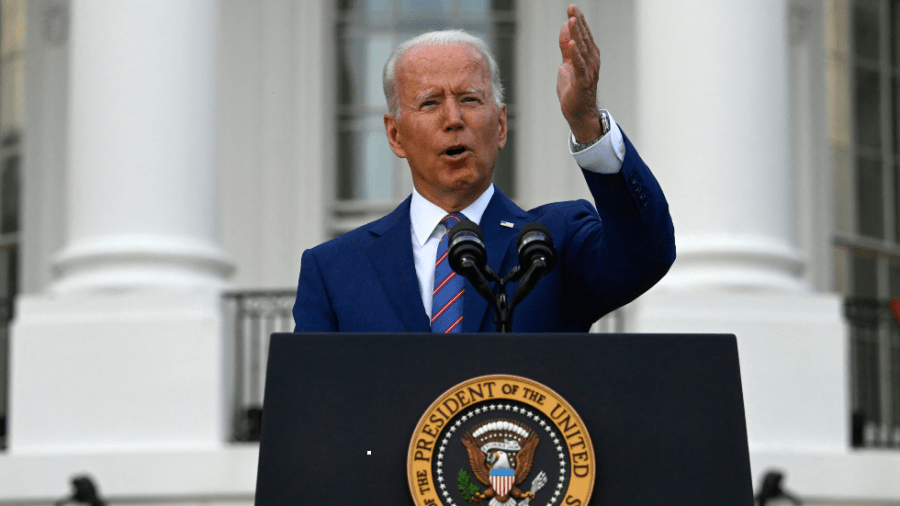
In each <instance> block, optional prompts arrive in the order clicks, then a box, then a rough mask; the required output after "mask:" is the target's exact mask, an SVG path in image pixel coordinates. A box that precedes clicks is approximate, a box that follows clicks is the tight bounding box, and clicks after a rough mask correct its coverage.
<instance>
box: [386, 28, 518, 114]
mask: <svg viewBox="0 0 900 506" xmlns="http://www.w3.org/2000/svg"><path fill="white" fill-rule="evenodd" d="M429 44H468V45H470V46H472V47H473V48H475V50H476V51H478V53H479V54H481V57H482V58H484V61H485V62H486V63H487V69H486V70H487V72H488V79H489V80H490V81H491V95H493V97H494V102H496V103H497V107H502V106H503V83H501V82H500V67H499V66H498V65H497V60H495V59H494V55H493V54H492V53H491V48H489V47H488V45H487V44H485V42H484V41H483V40H481V39H479V38H478V37H475V36H474V35H472V34H470V33H468V32H466V31H465V30H440V31H436V32H426V33H423V34H421V35H418V36H416V37H413V38H411V39H409V40H407V41H406V42H404V43H402V44H400V45H399V46H397V47H396V48H394V50H393V51H392V52H391V55H390V56H389V57H388V60H387V63H385V64H384V71H383V72H382V74H381V84H382V86H383V87H384V98H386V99H387V105H388V112H390V114H391V115H392V116H394V117H399V115H400V99H399V97H398V94H399V93H398V90H397V75H396V73H397V61H398V60H399V59H400V57H401V56H403V54H404V53H406V52H407V51H409V50H410V49H411V48H414V47H416V46H425V45H429Z"/></svg>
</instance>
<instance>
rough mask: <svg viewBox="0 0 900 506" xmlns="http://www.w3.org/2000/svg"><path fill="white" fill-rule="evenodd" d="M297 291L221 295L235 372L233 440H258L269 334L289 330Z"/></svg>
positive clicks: (291, 328) (247, 292) (292, 328)
mask: <svg viewBox="0 0 900 506" xmlns="http://www.w3.org/2000/svg"><path fill="white" fill-rule="evenodd" d="M296 295H297V292H296V291H294V290H269V291H246V292H230V293H226V294H225V295H224V299H225V309H226V314H228V315H229V316H230V317H227V318H226V322H227V325H228V327H227V333H228V334H229V335H230V336H231V339H230V344H231V348H230V349H232V350H233V358H234V360H233V364H234V367H233V369H232V370H233V372H234V383H233V389H234V390H233V393H234V397H233V399H234V411H233V413H234V418H233V425H232V439H233V440H234V441H259V433H260V429H261V426H262V405H263V392H264V389H265V383H266V360H267V359H268V356H269V337H270V336H271V335H272V334H273V333H276V332H292V331H293V330H294V319H293V315H292V314H291V308H292V307H293V305H294V298H295V297H296Z"/></svg>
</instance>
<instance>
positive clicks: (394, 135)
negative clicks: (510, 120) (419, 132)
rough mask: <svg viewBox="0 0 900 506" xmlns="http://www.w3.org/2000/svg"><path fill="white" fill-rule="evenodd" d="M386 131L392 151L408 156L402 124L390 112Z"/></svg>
mask: <svg viewBox="0 0 900 506" xmlns="http://www.w3.org/2000/svg"><path fill="white" fill-rule="evenodd" d="M504 128H505V127H504ZM384 132H385V133H386V134H387V138H388V142H389V143H390V145H391V151H393V152H394V154H395V155H397V156H399V157H400V158H406V150H405V149H403V140H402V137H401V136H400V125H399V124H397V119H396V118H394V117H393V116H391V115H390V114H385V115H384Z"/></svg>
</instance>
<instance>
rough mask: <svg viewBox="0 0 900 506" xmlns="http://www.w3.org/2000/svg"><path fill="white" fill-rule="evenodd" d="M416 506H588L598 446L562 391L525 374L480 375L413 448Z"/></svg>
mask: <svg viewBox="0 0 900 506" xmlns="http://www.w3.org/2000/svg"><path fill="white" fill-rule="evenodd" d="M406 467H407V476H408V479H409V489H410V492H411V493H412V496H413V500H414V501H415V504H416V505H417V506H438V505H441V506H463V505H469V504H480V505H488V506H529V505H532V506H552V505H564V506H586V505H587V503H588V500H589V499H590V496H591V491H592V490H593V488H594V477H595V475H596V464H595V459H594V448H593V446H592V445H591V439H590V437H589V436H588V433H587V430H586V429H585V427H584V423H583V422H582V421H581V418H579V417H578V414H577V413H576V412H575V410H574V409H572V407H571V406H570V405H569V403H567V402H566V401H565V399H563V398H562V397H560V396H559V395H558V394H557V393H556V392H554V391H553V390H551V389H549V388H547V387H546V386H544V385H542V384H540V383H537V382H536V381H532V380H530V379H527V378H523V377H520V376H510V375H491V376H481V377H478V378H473V379H471V380H468V381H465V382H463V383H460V384H459V385H456V386H455V387H453V388H451V389H450V390H447V391H446V392H445V393H444V394H443V395H442V396H441V397H439V398H438V399H437V400H436V401H434V403H433V404H432V405H431V406H430V407H429V408H428V410H427V411H426V412H425V414H424V415H423V416H422V418H421V419H420V420H419V424H418V425H417V426H416V430H415V432H414V433H413V437H412V440H411V441H410V443H409V452H408V456H407V466H406Z"/></svg>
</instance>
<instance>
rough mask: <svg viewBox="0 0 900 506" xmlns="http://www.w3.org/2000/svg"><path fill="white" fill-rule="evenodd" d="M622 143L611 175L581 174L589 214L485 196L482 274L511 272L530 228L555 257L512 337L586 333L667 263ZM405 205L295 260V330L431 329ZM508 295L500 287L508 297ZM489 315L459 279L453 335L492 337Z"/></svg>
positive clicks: (656, 219)
mask: <svg viewBox="0 0 900 506" xmlns="http://www.w3.org/2000/svg"><path fill="white" fill-rule="evenodd" d="M625 144H626V146H627V151H626V156H625V160H624V162H623V165H622V170H621V171H620V172H619V173H617V174H596V173H593V172H589V171H582V172H583V173H584V177H585V180H586V181H587V184H588V187H589V188H590V190H591V193H592V194H593V196H594V201H595V202H596V209H595V208H594V206H592V205H591V204H590V203H589V202H587V201H586V200H578V201H571V202H559V203H555V204H548V205H544V206H541V207H538V208H536V209H532V210H530V211H524V210H522V209H520V208H519V207H518V206H516V205H515V204H514V203H513V202H512V201H511V200H509V198H507V197H506V196H505V195H504V194H503V193H502V192H500V190H499V189H495V192H494V196H493V197H492V198H491V201H490V203H489V204H488V207H487V209H486V210H485V212H484V215H483V216H482V218H481V223H480V225H481V229H482V231H483V232H484V242H485V247H486V249H487V264H488V266H489V267H490V268H491V269H493V270H494V272H497V273H498V274H500V275H501V276H503V275H505V274H506V273H507V272H508V271H509V270H510V269H512V268H513V267H514V266H516V265H517V264H518V251H517V242H516V238H517V235H518V233H519V230H520V229H521V228H522V226H523V225H525V224H527V223H531V222H534V221H539V222H541V223H543V224H544V225H546V226H547V228H548V229H549V230H550V233H551V235H552V237H553V241H554V244H555V246H556V251H557V263H556V267H555V268H554V269H553V270H552V271H551V272H550V273H549V274H547V275H546V276H544V277H543V278H541V279H540V281H538V283H537V285H536V286H535V288H534V290H533V291H532V292H531V294H530V295H529V296H528V297H526V298H525V300H524V301H522V302H521V303H520V304H519V305H518V306H517V307H516V308H515V311H514V314H513V325H512V331H513V332H586V331H587V330H588V329H589V328H590V326H591V325H592V324H593V322H595V321H596V320H597V319H599V318H600V317H601V316H603V315H604V314H606V313H608V312H610V311H612V310H614V309H616V308H618V307H620V306H622V305H624V304H627V303H628V302H630V301H632V300H634V299H635V298H636V297H637V296H638V295H640V294H642V293H644V292H645V291H646V290H647V289H649V288H650V287H651V286H653V285H654V284H655V283H656V282H657V281H659V279H661V278H662V277H663V275H664V274H665V273H666V272H667V271H668V269H669V267H670V266H671V264H672V262H673V261H674V260H675V238H674V231H673V227H672V219H671V217H670V215H669V208H668V204H667V202H666V199H665V197H664V196H663V193H662V190H661V189H660V187H659V184H658V183H657V182H656V178H654V177H653V174H651V173H650V170H649V169H648V168H647V166H646V165H645V164H644V162H643V161H642V160H641V158H640V156H639V155H638V154H637V151H635V149H634V146H632V145H631V143H630V142H629V141H628V139H627V138H625ZM409 203H410V199H409V198H407V199H406V200H405V201H404V202H403V203H402V204H400V206H399V207H398V208H397V209H395V210H394V211H393V212H391V213H390V214H389V215H387V216H385V217H384V218H381V219H380V220H377V221H374V222H372V223H369V224H368V225H365V226H363V227H360V228H358V229H356V230H353V231H351V232H348V233H347V234H344V235H342V236H340V237H338V238H336V239H333V240H331V241H328V242H326V243H324V244H321V245H319V246H317V247H315V248H312V249H310V250H307V251H305V252H304V253H303V257H302V260H301V267H300V284H299V288H298V290H297V301H296V303H295V304H294V321H295V323H296V327H295V329H294V331H295V332H430V331H431V326H430V323H429V319H428V316H427V315H426V314H425V308H424V307H423V306H422V297H421V295H420V294H419V284H418V280H417V278H416V269H415V264H414V261H413V253H412V235H411V230H410V217H409ZM598 211H599V212H598ZM501 221H508V222H512V223H513V224H514V226H513V228H507V227H504V226H501V225H500V222H501ZM515 288H516V284H510V285H508V286H507V293H508V294H509V296H510V297H512V294H513V293H515ZM493 313H494V312H493V308H491V307H490V306H489V305H488V303H487V301H486V300H485V299H484V298H483V297H482V296H481V295H479V294H478V292H476V291H475V289H474V287H472V285H471V284H470V283H469V281H468V280H466V292H465V296H464V313H463V315H464V316H463V323H462V331H463V332H495V331H496V327H495V325H494V321H493Z"/></svg>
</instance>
